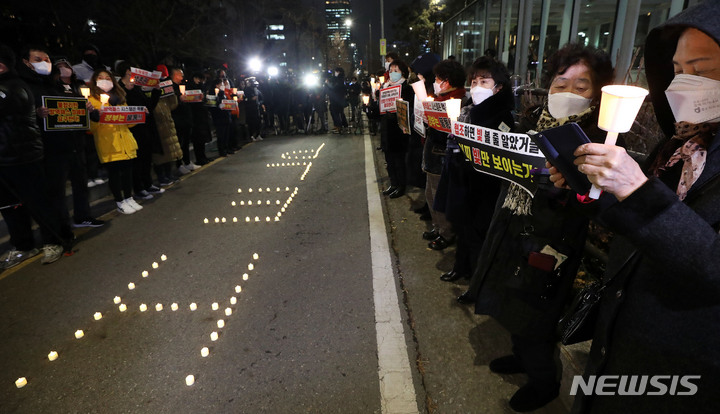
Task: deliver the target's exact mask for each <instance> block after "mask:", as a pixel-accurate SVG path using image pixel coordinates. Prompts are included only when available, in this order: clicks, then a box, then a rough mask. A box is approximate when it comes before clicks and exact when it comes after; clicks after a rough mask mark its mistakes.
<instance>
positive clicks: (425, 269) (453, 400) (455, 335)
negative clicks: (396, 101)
mask: <svg viewBox="0 0 720 414" xmlns="http://www.w3.org/2000/svg"><path fill="white" fill-rule="evenodd" d="M372 138H373V147H376V146H377V143H378V142H379V137H372ZM375 159H376V165H377V166H378V171H377V172H378V176H379V184H378V187H379V188H378V190H379V191H381V190H382V189H383V188H384V186H385V184H386V183H387V171H386V169H385V167H384V165H385V160H384V156H383V153H382V152H381V151H376V152H375ZM420 191H421V190H419V189H412V191H410V192H409V193H408V195H406V196H403V197H400V198H397V199H390V198H388V197H382V199H383V203H384V209H385V213H386V216H387V218H388V222H389V226H388V228H389V229H391V230H390V232H391V234H389V235H388V237H389V239H390V245H391V248H392V249H393V250H394V254H395V256H394V259H395V265H396V267H397V269H398V277H399V278H400V279H401V286H402V288H403V295H404V303H405V306H406V308H407V312H408V315H409V321H408V323H409V325H410V327H411V329H412V334H413V337H414V340H415V343H416V349H415V350H410V352H411V355H410V356H411V359H412V358H413V354H412V352H413V351H415V353H416V355H415V357H416V358H417V360H416V363H417V369H418V370H419V372H420V374H421V375H422V377H423V379H422V382H423V385H424V387H425V392H426V394H427V401H426V410H427V412H429V413H489V414H494V413H513V411H512V409H510V407H509V406H508V404H507V401H508V400H509V398H510V397H511V396H512V395H513V394H514V393H515V391H517V389H518V388H519V387H520V386H522V385H523V384H524V383H525V381H526V377H525V376H524V375H497V374H494V373H492V372H490V371H489V369H488V363H489V362H490V361H491V360H492V359H494V358H497V357H500V356H503V355H507V354H509V353H510V349H511V344H510V334H509V333H508V332H507V331H505V329H504V328H502V327H501V326H500V325H499V324H498V323H497V322H495V321H494V320H493V319H492V318H490V317H487V316H480V315H475V314H474V311H473V307H472V306H464V305H460V304H458V303H457V302H456V301H455V298H456V297H457V296H458V295H460V294H461V293H463V292H464V291H465V290H466V289H467V284H468V283H469V281H467V280H463V281H460V282H459V283H448V282H443V281H441V280H440V278H439V277H440V275H441V274H442V273H444V272H447V271H449V270H451V268H452V265H453V261H454V247H449V248H448V249H446V250H445V251H441V252H438V251H433V250H430V249H429V248H428V247H427V241H425V240H422V238H421V237H420V235H421V234H422V232H423V231H426V230H429V229H430V225H429V224H428V222H424V221H421V220H419V218H418V217H419V216H418V215H417V214H415V213H414V212H413V211H412V210H413V209H414V208H416V207H420V205H417V203H416V202H415V200H417V199H418V197H419V196H420ZM589 348H590V346H589V342H586V343H582V344H577V345H574V346H570V347H565V346H559V347H558V350H559V352H558V354H559V358H560V360H561V361H562V364H563V378H562V385H561V390H560V397H559V398H558V399H556V400H555V401H553V402H551V403H550V404H548V405H547V406H546V407H543V408H542V409H540V410H537V411H535V412H536V413H543V414H561V413H562V414H565V413H567V412H569V410H570V407H571V406H572V400H573V397H572V396H570V394H569V388H570V385H571V384H572V378H573V376H575V375H580V374H581V373H582V370H583V367H584V365H585V361H586V359H587V354H588V352H589Z"/></svg>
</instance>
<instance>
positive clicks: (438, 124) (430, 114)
mask: <svg viewBox="0 0 720 414" xmlns="http://www.w3.org/2000/svg"><path fill="white" fill-rule="evenodd" d="M423 109H425V116H426V117H427V121H428V127H430V128H432V129H436V130H438V131H440V132H450V128H451V126H452V121H450V118H448V114H447V108H446V107H445V102H435V101H423Z"/></svg>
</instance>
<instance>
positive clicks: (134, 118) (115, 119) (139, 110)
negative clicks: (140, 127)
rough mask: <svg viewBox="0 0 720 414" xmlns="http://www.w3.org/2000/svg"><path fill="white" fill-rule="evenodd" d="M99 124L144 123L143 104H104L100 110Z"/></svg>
mask: <svg viewBox="0 0 720 414" xmlns="http://www.w3.org/2000/svg"><path fill="white" fill-rule="evenodd" d="M100 123H101V124H115V125H127V124H144V123H145V107H144V106H106V107H104V108H102V109H101V110H100Z"/></svg>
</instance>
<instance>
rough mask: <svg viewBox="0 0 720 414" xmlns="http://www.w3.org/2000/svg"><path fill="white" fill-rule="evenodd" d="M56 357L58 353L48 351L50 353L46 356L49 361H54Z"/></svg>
mask: <svg viewBox="0 0 720 414" xmlns="http://www.w3.org/2000/svg"><path fill="white" fill-rule="evenodd" d="M57 357H58V353H57V352H55V351H50V353H49V354H48V359H49V360H50V361H55V360H56V359H57Z"/></svg>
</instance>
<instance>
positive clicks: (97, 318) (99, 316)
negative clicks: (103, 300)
mask: <svg viewBox="0 0 720 414" xmlns="http://www.w3.org/2000/svg"><path fill="white" fill-rule="evenodd" d="M93 318H95V320H96V321H99V320H100V319H102V313H100V312H95V314H94V315H93Z"/></svg>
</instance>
